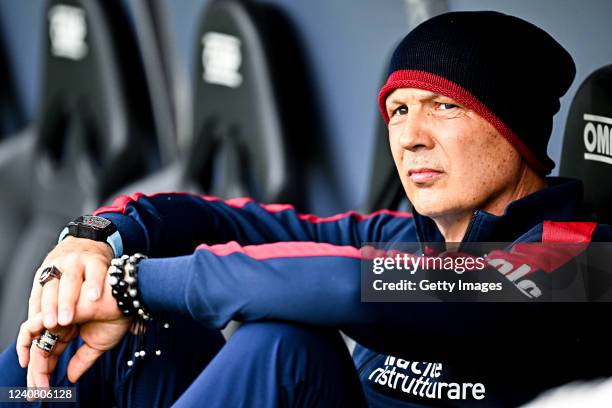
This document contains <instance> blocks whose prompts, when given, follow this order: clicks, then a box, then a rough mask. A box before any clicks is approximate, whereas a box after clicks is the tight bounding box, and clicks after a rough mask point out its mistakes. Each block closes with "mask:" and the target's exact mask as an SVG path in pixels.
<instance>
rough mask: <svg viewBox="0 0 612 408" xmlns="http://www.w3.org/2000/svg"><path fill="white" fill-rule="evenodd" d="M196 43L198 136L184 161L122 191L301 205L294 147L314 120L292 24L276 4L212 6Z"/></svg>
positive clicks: (184, 148)
mask: <svg viewBox="0 0 612 408" xmlns="http://www.w3.org/2000/svg"><path fill="white" fill-rule="evenodd" d="M194 45H195V47H194V51H195V52H194V56H193V64H194V67H193V68H194V69H193V72H194V78H193V83H192V86H193V97H192V101H193V114H192V118H193V122H192V125H191V128H192V129H193V132H192V134H191V135H189V136H188V137H187V143H186V144H185V145H184V146H182V151H181V157H180V158H179V159H178V160H177V161H176V162H175V163H174V164H173V165H171V166H168V167H167V168H165V169H164V170H163V171H161V172H158V173H157V174H155V175H153V176H150V177H148V178H146V179H144V180H141V181H138V182H137V183H135V184H132V185H130V186H128V187H127V188H125V189H122V191H121V192H119V193H133V192H135V191H142V192H149V193H150V192H155V191H191V192H194V193H201V194H204V193H205V194H211V195H216V196H220V197H235V196H244V195H248V196H251V197H254V198H255V199H257V200H260V201H265V202H279V201H281V202H291V203H294V204H299V203H301V197H300V194H299V188H298V185H299V183H298V179H299V176H298V174H297V173H296V171H295V170H296V166H297V163H298V162H299V161H300V160H301V157H302V156H303V155H302V154H301V153H299V149H298V148H297V146H296V145H299V143H300V140H305V139H307V138H308V137H309V136H310V135H311V134H312V132H313V131H314V129H313V126H312V125H311V123H316V120H313V118H315V115H314V114H313V113H312V112H313V110H314V109H313V108H312V107H311V106H310V105H311V99H312V98H311V97H310V96H309V89H308V83H307V81H303V80H300V81H294V79H295V78H305V77H307V72H305V71H306V70H305V64H304V63H303V57H302V55H301V52H300V50H301V47H300V45H299V43H298V41H297V39H296V36H295V34H294V33H293V32H292V30H291V28H290V25H289V22H288V21H287V19H286V18H285V17H284V16H282V15H281V14H279V12H278V11H277V10H276V9H275V8H274V7H273V6H264V5H256V4H252V3H246V2H240V1H213V2H211V4H210V5H209V6H208V8H207V9H206V10H205V13H204V15H203V17H202V20H201V22H200V26H199V30H198V35H197V43H196V44H194ZM303 117H307V118H308V120H307V121H305V120H303Z"/></svg>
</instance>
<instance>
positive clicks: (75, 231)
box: [58, 215, 123, 257]
mask: <svg viewBox="0 0 612 408" xmlns="http://www.w3.org/2000/svg"><path fill="white" fill-rule="evenodd" d="M68 235H70V236H73V237H77V238H87V239H91V240H94V241H99V242H106V243H108V244H109V245H110V246H111V248H113V252H114V253H115V257H118V256H121V255H123V243H122V241H121V235H119V231H118V230H117V227H116V226H115V224H113V223H112V222H111V221H110V220H108V219H106V218H103V217H98V216H95V215H82V216H80V217H78V218H76V219H74V220H72V221H70V222H69V223H68V225H66V227H65V228H64V229H63V230H62V232H61V234H60V236H59V239H58V242H60V241H61V240H63V239H64V238H66V236H68Z"/></svg>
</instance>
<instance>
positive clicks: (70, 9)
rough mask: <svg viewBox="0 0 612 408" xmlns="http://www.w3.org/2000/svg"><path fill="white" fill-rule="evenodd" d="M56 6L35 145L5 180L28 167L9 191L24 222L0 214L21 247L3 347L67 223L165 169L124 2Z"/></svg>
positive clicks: (7, 289) (0, 321) (73, 0)
mask: <svg viewBox="0 0 612 408" xmlns="http://www.w3.org/2000/svg"><path fill="white" fill-rule="evenodd" d="M46 7H47V8H46V12H45V24H46V30H45V32H46V41H44V42H43V44H44V47H45V49H44V50H43V58H42V60H43V67H42V77H43V78H42V82H41V84H42V89H41V91H40V95H41V96H40V103H39V108H38V118H37V122H36V125H35V126H34V129H33V131H32V134H31V136H30V137H31V140H32V143H30V144H28V143H24V144H22V145H20V146H17V147H18V149H16V151H19V153H18V155H19V157H14V156H13V157H11V159H10V160H7V161H6V163H4V164H3V163H0V172H3V170H2V168H3V167H7V166H9V167H10V166H12V164H11V163H14V162H15V161H17V162H19V163H27V168H26V169H24V171H23V172H22V173H20V174H18V175H17V177H15V178H12V179H6V178H2V182H3V185H1V186H0V188H1V189H2V191H3V194H6V196H7V197H13V199H14V200H17V199H23V202H20V203H16V202H15V201H13V202H12V205H15V204H17V205H18V207H19V208H20V213H21V215H22V216H20V217H16V216H15V213H14V212H10V211H7V212H4V211H0V222H1V223H2V225H3V229H2V231H0V233H1V234H3V235H5V236H8V237H11V239H12V242H13V246H12V249H11V251H9V252H10V256H8V258H5V259H0V270H1V271H2V272H3V273H5V276H4V277H3V278H2V287H1V289H2V292H1V296H0V300H1V302H2V303H1V304H0V346H2V345H6V344H7V343H8V342H9V341H10V340H11V339H12V338H13V337H14V335H15V333H16V330H17V327H18V322H20V321H22V320H23V319H24V318H25V314H26V305H27V299H28V294H29V291H30V287H31V284H32V277H33V273H34V272H35V268H36V267H37V266H38V265H39V264H40V263H41V262H42V260H43V258H44V256H45V255H46V253H47V252H48V251H49V249H50V248H51V247H52V246H53V245H54V242H55V241H56V239H57V235H58V233H59V231H60V230H61V229H62V227H63V226H64V225H65V224H66V222H67V221H69V220H70V219H72V218H74V217H75V215H78V214H81V213H83V212H84V209H85V208H88V209H90V210H91V208H92V207H96V206H97V205H98V204H99V203H100V202H101V201H102V199H103V198H105V197H106V196H108V195H109V194H110V193H111V192H113V191H116V190H117V189H119V188H120V187H121V186H122V185H125V184H126V183H128V182H129V181H130V180H134V179H136V178H138V177H141V176H142V175H143V174H145V173H147V172H149V171H150V170H151V169H152V168H156V167H157V166H158V163H159V152H158V151H157V147H156V146H157V144H156V135H155V132H154V129H155V127H154V123H153V120H152V114H151V103H150V101H149V95H148V91H147V89H146V86H145V83H144V81H143V73H142V64H141V62H140V60H139V59H138V58H139V54H138V52H135V41H134V40H133V36H132V34H131V32H130V30H129V25H128V23H127V22H126V18H125V16H124V15H123V14H122V10H123V9H122V8H121V2H120V1H119V0H110V1H109V0H105V1H104V2H97V1H91V0H51V1H49V2H48V3H47V6H46ZM28 146H31V148H30V147H28ZM24 188H25V189H27V191H26V192H25V193H24V192H23V190H24ZM15 192H20V194H16V193H15ZM3 206H4V204H0V207H3Z"/></svg>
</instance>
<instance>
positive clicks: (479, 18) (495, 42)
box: [378, 11, 576, 175]
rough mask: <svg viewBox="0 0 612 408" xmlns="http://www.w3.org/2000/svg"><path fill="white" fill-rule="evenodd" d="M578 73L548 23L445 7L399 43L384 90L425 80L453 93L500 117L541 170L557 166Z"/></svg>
mask: <svg viewBox="0 0 612 408" xmlns="http://www.w3.org/2000/svg"><path fill="white" fill-rule="evenodd" d="M575 74H576V66H575V64H574V61H573V59H572V57H571V56H570V55H569V53H568V52H567V51H566V50H565V49H564V48H563V47H562V46H561V45H560V44H559V43H558V42H557V41H555V40H554V39H553V38H552V37H551V36H550V35H549V34H547V33H546V32H545V31H544V30H542V29H540V28H538V27H536V26H535V25H533V24H531V23H528V22H526V21H524V20H521V19H520V18H517V17H513V16H509V15H506V14H502V13H498V12H493V11H476V12H473V11H463V12H451V13H445V14H441V15H439V16H436V17H434V18H432V19H430V20H427V21H425V22H424V23H422V24H420V25H419V26H417V27H416V28H415V29H414V30H412V31H411V32H410V33H409V34H408V35H407V36H406V37H405V38H404V39H403V40H402V41H401V43H400V44H399V45H398V47H397V48H396V49H395V52H394V53H393V56H392V58H391V64H390V67H389V77H388V79H387V82H386V84H385V85H384V86H383V87H382V89H381V91H380V94H379V96H378V103H379V107H380V111H381V113H382V116H383V119H384V120H385V122H386V123H389V116H388V115H387V110H386V108H385V100H386V98H387V96H388V95H389V94H390V93H391V92H393V90H395V89H397V88H418V89H423V90H428V91H431V92H435V93H437V94H440V95H444V96H446V97H449V98H452V99H454V100H456V101H457V102H458V103H460V104H461V105H463V106H465V107H466V108H468V109H471V110H473V111H474V112H476V113H477V114H478V115H480V116H481V117H483V118H484V119H485V120H487V121H488V122H489V123H491V125H493V126H494V127H495V128H496V129H497V130H498V131H499V133H500V134H501V135H503V136H504V137H505V138H506V139H507V140H508V142H510V144H511V145H512V146H514V148H515V149H516V150H517V151H518V153H519V154H520V155H521V156H522V157H523V158H524V159H525V161H526V162H527V164H528V165H529V166H530V167H531V168H532V169H533V170H535V171H536V172H538V173H540V174H543V175H546V174H549V173H550V171H551V170H552V169H553V167H554V166H555V164H554V162H553V161H552V160H551V159H550V157H548V155H547V153H546V148H547V145H548V140H549V138H550V134H551V131H552V117H553V115H554V114H555V113H557V112H558V111H559V106H560V103H559V98H560V97H561V96H563V94H565V92H567V89H568V88H569V86H570V84H571V83H572V81H573V79H574V76H575Z"/></svg>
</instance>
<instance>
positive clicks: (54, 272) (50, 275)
mask: <svg viewBox="0 0 612 408" xmlns="http://www.w3.org/2000/svg"><path fill="white" fill-rule="evenodd" d="M61 277H62V271H60V270H59V268H58V267H56V266H55V265H51V266H48V267H46V268H45V269H43V270H42V272H41V273H40V277H39V278H38V283H40V286H45V283H47V282H49V281H50V280H51V279H54V278H57V279H59V278H61Z"/></svg>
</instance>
